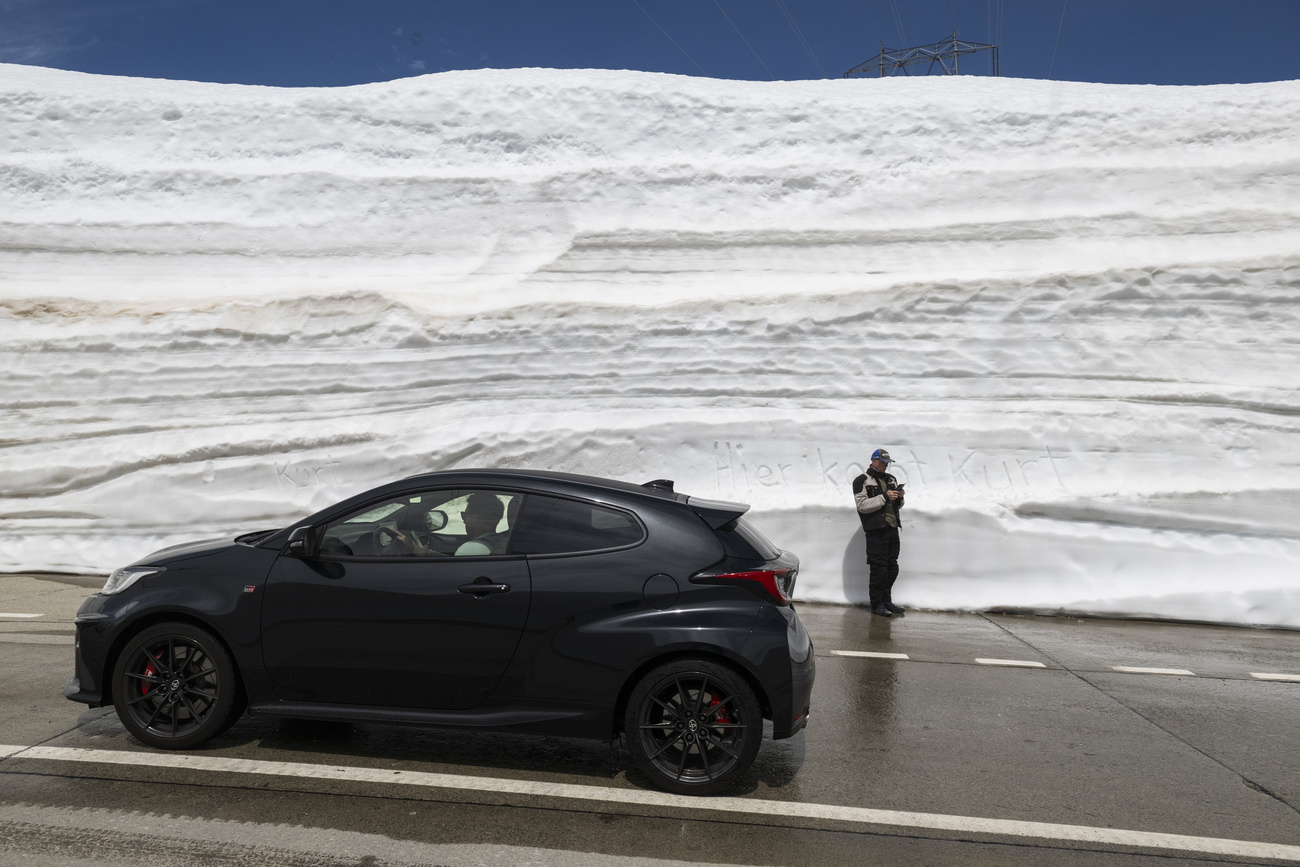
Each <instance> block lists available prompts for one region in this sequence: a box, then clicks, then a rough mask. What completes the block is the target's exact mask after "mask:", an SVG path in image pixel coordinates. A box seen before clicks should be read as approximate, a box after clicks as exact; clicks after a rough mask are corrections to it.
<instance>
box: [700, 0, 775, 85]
mask: <svg viewBox="0 0 1300 867" xmlns="http://www.w3.org/2000/svg"><path fill="white" fill-rule="evenodd" d="M713 5H714V6H717V7H718V11H719V12H721V13H722V17H723V18H726V19H727V23H728V24H730V25H731V29H732V30H734V31H736V35H737V36H739V37H740V41H741V42H743V43H745V47H746V48H748V49H749V53H750V54H752V55H754V59H755V60H757V61H758V62H759V63H760V64H762V66H763V68H764V69H767V64H766V63H763V58H761V57H759V56H758V52H757V51H755V50H754V46H752V45H750V44H749V40H748V39H746V38H745V34H743V33H741V32H740V28H739V27H737V26H736V22H735V21H732V20H731V16H730V15H728V14H727V10H726V9H723V8H722V4H721V3H719V2H718V0H713ZM767 77H768V78H770V79H772V80H773V81H776V76H775V75H773V74H772V70H770V69H767Z"/></svg>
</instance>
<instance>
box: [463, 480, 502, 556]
mask: <svg viewBox="0 0 1300 867" xmlns="http://www.w3.org/2000/svg"><path fill="white" fill-rule="evenodd" d="M505 513H506V509H505V504H504V503H502V502H501V498H500V497H498V496H496V495H495V494H487V493H483V492H475V493H473V494H470V495H469V498H468V499H467V500H466V502H465V511H464V512H462V513H461V519H462V520H463V521H464V522H465V536H466V537H467V539H466V541H464V542H462V543H461V544H460V547H458V548H457V549H456V556H457V557H467V556H469V557H483V556H486V555H488V554H504V553H505V549H506V537H505V534H497V532H496V529H497V525H498V524H500V523H501V519H502V518H503V517H505Z"/></svg>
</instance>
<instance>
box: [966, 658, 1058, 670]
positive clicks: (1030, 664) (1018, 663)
mask: <svg viewBox="0 0 1300 867" xmlns="http://www.w3.org/2000/svg"><path fill="white" fill-rule="evenodd" d="M975 661H976V662H978V663H979V664H980V665H1010V666H1014V667H1016V668H1047V666H1046V665H1044V664H1043V663H1041V662H1034V661H1032V660H1029V659H980V658H978V657H977V658H976V659H975Z"/></svg>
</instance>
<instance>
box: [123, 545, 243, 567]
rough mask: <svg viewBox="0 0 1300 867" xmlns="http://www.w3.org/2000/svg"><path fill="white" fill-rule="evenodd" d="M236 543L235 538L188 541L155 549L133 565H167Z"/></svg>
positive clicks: (213, 552)
mask: <svg viewBox="0 0 1300 867" xmlns="http://www.w3.org/2000/svg"><path fill="white" fill-rule="evenodd" d="M234 545H235V540H234V539H206V540H204V541H202V542H186V543H185V544H183V545H172V546H171V547H169V548H163V549H161V550H158V551H154V552H153V553H152V554H150V555H149V556H148V557H141V558H140V559H139V560H136V561H135V563H133V564H131V565H133V566H165V565H167V564H168V563H176V562H179V561H181V560H193V559H194V558H195V557H206V556H207V555H209V554H215V553H217V552H218V551H224V550H226V549H227V548H232V547H234Z"/></svg>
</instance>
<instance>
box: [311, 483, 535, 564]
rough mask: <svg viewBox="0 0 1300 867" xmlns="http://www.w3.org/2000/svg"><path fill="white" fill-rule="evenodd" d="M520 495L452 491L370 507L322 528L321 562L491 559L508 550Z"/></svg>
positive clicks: (420, 495)
mask: <svg viewBox="0 0 1300 867" xmlns="http://www.w3.org/2000/svg"><path fill="white" fill-rule="evenodd" d="M523 499H524V498H523V495H521V494H516V493H511V492H507V491H480V490H467V489H463V488H462V489H453V490H440V491H424V492H421V493H418V494H403V495H402V496H401V497H395V498H393V499H391V500H388V501H386V502H382V503H371V504H370V505H367V506H364V507H362V508H361V509H358V510H357V511H356V512H353V513H352V514H350V515H347V516H345V517H343V518H339V519H337V520H335V521H332V522H331V523H329V524H327V525H326V526H325V529H324V532H323V533H322V534H321V542H320V546H319V548H318V553H319V555H320V556H321V557H347V558H352V557H358V558H367V559H369V558H377V557H382V558H393V557H396V558H407V557H489V556H493V555H498V554H505V553H507V552H508V551H509V550H510V539H511V536H512V534H513V533H514V528H515V524H516V518H517V516H518V513H519V507H520V505H521V504H522V503H523Z"/></svg>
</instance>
